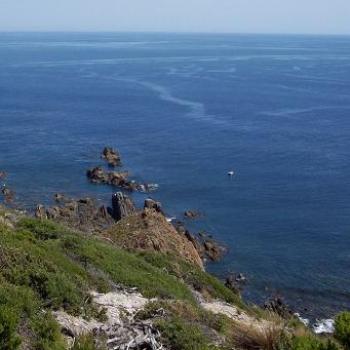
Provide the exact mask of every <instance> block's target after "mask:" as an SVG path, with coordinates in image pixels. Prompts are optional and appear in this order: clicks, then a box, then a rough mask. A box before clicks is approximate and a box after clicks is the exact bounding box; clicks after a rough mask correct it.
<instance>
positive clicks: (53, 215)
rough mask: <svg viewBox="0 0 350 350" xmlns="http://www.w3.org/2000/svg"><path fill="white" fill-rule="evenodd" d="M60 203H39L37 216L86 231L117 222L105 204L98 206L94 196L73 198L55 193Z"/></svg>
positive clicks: (100, 228) (102, 228)
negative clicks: (47, 205) (47, 206)
mask: <svg viewBox="0 0 350 350" xmlns="http://www.w3.org/2000/svg"><path fill="white" fill-rule="evenodd" d="M55 199H56V202H57V203H58V205H56V206H53V207H49V208H46V209H45V208H44V207H43V206H41V205H38V206H37V208H36V211H35V216H36V217H38V218H40V219H45V218H47V219H50V220H54V221H57V222H60V223H64V224H66V225H67V226H69V227H72V228H77V229H80V230H82V231H86V232H96V231H102V230H104V229H106V228H107V227H109V226H110V225H112V224H113V223H115V221H114V220H113V218H112V216H111V215H110V214H109V212H108V209H107V208H106V207H105V206H98V205H97V203H96V202H95V200H93V199H92V198H82V199H77V200H75V199H72V198H68V197H65V196H63V195H59V196H58V197H57V195H55Z"/></svg>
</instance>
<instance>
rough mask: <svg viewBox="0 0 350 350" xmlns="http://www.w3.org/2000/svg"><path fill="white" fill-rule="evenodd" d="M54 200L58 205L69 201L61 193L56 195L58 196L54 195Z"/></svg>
mask: <svg viewBox="0 0 350 350" xmlns="http://www.w3.org/2000/svg"><path fill="white" fill-rule="evenodd" d="M54 199H55V201H56V202H57V203H60V202H65V201H66V200H67V198H66V197H65V196H64V195H63V194H61V193H56V194H55V195H54Z"/></svg>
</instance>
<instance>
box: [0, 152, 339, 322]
mask: <svg viewBox="0 0 350 350" xmlns="http://www.w3.org/2000/svg"><path fill="white" fill-rule="evenodd" d="M106 149H108V152H110V153H111V154H112V155H111V154H109V156H107V157H106V154H105V153H106ZM113 151H114V150H113V149H112V148H109V147H106V148H105V149H104V151H103V152H102V156H101V158H102V159H103V160H104V161H106V162H107V165H108V166H106V167H105V168H104V167H103V166H99V167H95V168H94V169H92V173H93V172H94V171H95V172H96V171H97V172H99V173H100V174H99V175H98V176H97V177H96V176H95V177H94V176H92V177H91V170H88V172H87V178H88V181H89V182H90V183H91V184H93V185H98V184H102V185H106V186H109V187H110V188H111V189H116V190H121V191H122V192H123V193H127V194H128V195H130V196H132V195H133V194H134V193H140V194H142V195H147V194H148V195H149V196H148V198H150V199H152V200H153V202H154V203H156V204H157V205H159V208H162V206H161V204H160V203H159V204H158V202H156V201H155V200H154V199H153V197H152V196H151V194H152V193H156V191H157V190H158V185H156V184H151V186H150V187H148V184H138V183H136V181H135V180H132V179H131V180H130V181H126V178H127V177H128V172H127V171H126V172H125V171H122V172H121V173H119V172H115V171H114V169H115V168H116V169H118V170H119V169H123V167H122V164H121V158H120V155H119V153H118V151H116V152H117V153H116V154H118V157H117V161H116V162H115V164H113V161H112V162H111V161H110V160H111V159H110V157H112V158H113V157H115V156H116V154H114V155H113ZM113 173H117V174H118V176H119V174H122V175H121V183H120V182H119V181H120V179H119V177H118V179H117V181H115V180H114V179H113V175H112V180H110V178H111V174H113ZM1 174H2V177H3V176H4V174H5V173H4V172H1ZM5 177H6V176H5ZM2 180H4V178H3V179H2ZM146 189H147V190H146ZM112 193H114V192H113V191H112ZM11 195H13V194H12V193H11ZM64 196H65V195H63V196H62V197H64ZM106 196H107V195H106ZM65 198H66V200H68V202H69V201H70V202H79V201H83V200H85V199H74V198H71V197H69V196H67V197H65ZM89 198H90V197H89ZM53 199H54V198H53ZM56 199H57V198H56ZM91 200H92V201H96V203H99V200H96V199H94V198H91ZM57 202H58V203H59V201H57V200H56V203H57ZM40 206H41V205H38V206H37V208H36V209H35V210H34V208H32V210H30V211H29V213H31V214H33V215H34V216H36V217H39V218H40V211H41V210H44V211H45V210H46V209H45V206H44V207H43V208H40ZM15 207H16V206H15ZM15 207H14V208H15ZM46 207H47V208H49V209H51V208H50V206H49V204H48V203H47V204H46ZM101 208H104V209H103V211H104V210H105V211H106V212H107V210H108V209H109V208H108V206H107V204H106V203H103V205H102V206H101ZM18 209H20V208H18ZM135 209H136V210H140V208H138V209H137V208H136V207H135ZM25 210H26V209H25ZM159 211H160V212H162V209H160V210H159ZM191 212H192V213H191ZM38 213H39V214H38ZM162 214H163V215H164V217H165V218H166V220H167V221H168V222H169V223H171V225H172V226H174V228H175V229H176V230H177V231H178V229H179V228H180V231H181V232H182V234H184V235H187V237H188V239H189V241H191V242H193V245H194V246H195V248H196V250H197V251H198V253H199V254H200V255H201V254H204V255H201V259H202V261H203V266H208V265H209V266H210V265H211V264H217V263H218V264H219V263H220V262H219V260H220V259H221V256H222V255H224V254H225V253H226V252H225V249H226V248H225V247H224V246H223V245H222V244H218V243H217V242H216V240H215V239H213V238H212V237H211V235H208V236H209V239H210V240H209V241H208V242H210V244H211V247H210V248H209V249H206V252H208V251H210V249H214V253H213V254H212V256H213V255H214V256H216V257H215V258H212V257H209V256H208V255H205V254H206V253H203V249H204V248H203V247H205V241H201V242H200V241H199V238H200V237H198V234H196V235H193V233H190V232H189V231H188V229H187V228H186V223H187V224H188V223H190V222H191V221H192V222H193V220H195V219H198V218H202V219H203V215H202V214H201V213H199V215H198V216H197V215H196V214H197V213H196V210H184V211H183V215H182V218H181V219H182V220H178V219H177V218H176V217H175V216H174V217H169V216H167V215H166V213H164V212H162ZM186 214H187V215H186ZM192 215H193V217H191V216H192ZM42 218H43V217H42ZM51 218H52V217H51ZM60 220H61V219H58V220H57V221H58V222H60ZM108 225H112V223H111V222H109V223H108ZM211 273H212V272H211ZM214 275H216V276H217V277H218V275H217V274H215V273H214ZM224 275H227V276H230V275H231V276H232V275H236V276H237V275H238V276H239V275H242V274H241V273H240V272H236V273H229V272H228V271H227V272H226V273H224ZM225 278H226V277H222V274H221V280H222V281H223V282H225ZM226 280H227V279H226ZM240 282H242V281H239V280H238V279H236V278H235V277H234V280H233V283H232V287H233V288H235V289H237V290H238V291H239V292H242V290H244V289H245V288H248V289H249V281H248V284H247V282H246V279H245V277H244V281H243V283H240ZM269 294H270V296H269V297H267V299H265V301H267V302H268V301H273V300H280V301H281V302H282V304H283V307H285V308H289V306H288V300H287V304H286V303H285V302H284V301H283V300H284V298H283V297H282V298H281V297H280V295H281V294H280V293H278V292H272V293H269ZM282 295H283V293H282ZM246 301H248V302H251V301H249V298H248V299H247V300H246ZM282 304H281V305H282ZM258 305H259V304H258ZM260 305H261V306H263V305H264V304H263V303H261V304H260ZM302 308H303V307H301V309H302ZM291 313H294V314H298V315H300V316H299V317H300V319H301V320H302V321H303V322H304V321H305V320H308V322H309V323H310V324H312V323H313V321H317V320H318V318H317V315H312V316H311V317H310V320H311V321H310V320H309V319H304V318H303V313H302V312H300V310H298V311H295V312H291ZM335 313H336V312H334V314H335ZM320 321H321V322H322V321H329V319H328V318H327V317H326V318H322V319H320Z"/></svg>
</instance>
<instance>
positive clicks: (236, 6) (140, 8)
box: [0, 0, 350, 34]
mask: <svg viewBox="0 0 350 350" xmlns="http://www.w3.org/2000/svg"><path fill="white" fill-rule="evenodd" d="M0 30H2V31H13V30H20V31H22V30H32V31H33V30H34V31H35V30H39V31H41V30H45V31H46V30H48V31H52V30H54V31H59V30H62V31H67V30H68V31H69V30H71V31H175V32H180V31H181V32H253V33H329V34H350V0H0Z"/></svg>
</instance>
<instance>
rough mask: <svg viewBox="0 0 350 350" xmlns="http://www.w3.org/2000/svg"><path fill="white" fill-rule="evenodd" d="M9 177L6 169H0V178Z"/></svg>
mask: <svg viewBox="0 0 350 350" xmlns="http://www.w3.org/2000/svg"><path fill="white" fill-rule="evenodd" d="M6 177H7V174H6V172H5V171H2V170H0V180H5V179H6Z"/></svg>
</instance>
